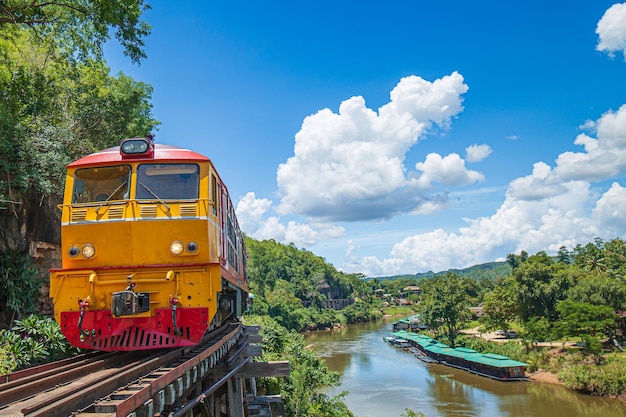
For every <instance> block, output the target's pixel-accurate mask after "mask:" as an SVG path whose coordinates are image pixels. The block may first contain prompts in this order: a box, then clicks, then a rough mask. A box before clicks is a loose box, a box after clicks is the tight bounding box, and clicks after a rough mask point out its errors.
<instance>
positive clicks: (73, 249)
mask: <svg viewBox="0 0 626 417" xmlns="http://www.w3.org/2000/svg"><path fill="white" fill-rule="evenodd" d="M67 253H68V254H69V255H70V256H71V257H72V258H76V257H77V256H78V254H79V253H80V250H79V249H78V248H77V247H76V246H72V247H71V248H70V250H68V251H67Z"/></svg>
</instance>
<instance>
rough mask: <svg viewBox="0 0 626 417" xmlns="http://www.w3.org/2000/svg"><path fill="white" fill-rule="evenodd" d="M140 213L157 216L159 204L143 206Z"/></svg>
mask: <svg viewBox="0 0 626 417" xmlns="http://www.w3.org/2000/svg"><path fill="white" fill-rule="evenodd" d="M140 213H141V216H142V217H156V215H157V206H141V210H140Z"/></svg>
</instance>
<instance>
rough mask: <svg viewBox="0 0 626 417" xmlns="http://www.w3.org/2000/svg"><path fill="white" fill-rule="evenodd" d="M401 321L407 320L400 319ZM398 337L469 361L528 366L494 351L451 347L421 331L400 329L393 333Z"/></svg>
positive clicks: (507, 366) (505, 366) (496, 366)
mask: <svg viewBox="0 0 626 417" xmlns="http://www.w3.org/2000/svg"><path fill="white" fill-rule="evenodd" d="M400 321H401V322H403V323H407V322H408V321H407V320H406V319H405V320H400ZM394 334H395V335H396V336H398V337H402V338H404V339H407V340H412V341H413V342H415V343H417V344H418V345H420V346H422V347H423V348H424V350H427V351H429V352H432V353H436V354H443V355H448V356H453V357H456V358H461V359H465V360H466V361H469V362H475V363H481V364H483V365H488V366H492V367H495V368H512V367H516V366H520V367H521V366H528V364H527V363H524V362H519V361H516V360H513V359H511V358H509V357H508V356H502V355H497V354H495V353H480V352H477V351H475V350H474V349H468V348H463V347H460V348H456V349H452V348H451V347H449V346H448V345H445V344H443V343H440V342H438V341H437V340H435V339H433V338H431V337H429V336H426V335H424V334H421V333H415V332H407V331H406V330H400V331H397V332H395V333H394Z"/></svg>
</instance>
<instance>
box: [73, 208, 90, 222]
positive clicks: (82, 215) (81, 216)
mask: <svg viewBox="0 0 626 417" xmlns="http://www.w3.org/2000/svg"><path fill="white" fill-rule="evenodd" d="M86 219H87V210H72V221H73V222H82V221H85V220H86Z"/></svg>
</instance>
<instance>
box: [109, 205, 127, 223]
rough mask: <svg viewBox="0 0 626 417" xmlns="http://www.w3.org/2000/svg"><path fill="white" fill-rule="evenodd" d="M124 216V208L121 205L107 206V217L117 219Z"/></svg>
mask: <svg viewBox="0 0 626 417" xmlns="http://www.w3.org/2000/svg"><path fill="white" fill-rule="evenodd" d="M123 216H124V208H123V207H111V208H109V219H112V220H117V219H121V218H122V217H123Z"/></svg>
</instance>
